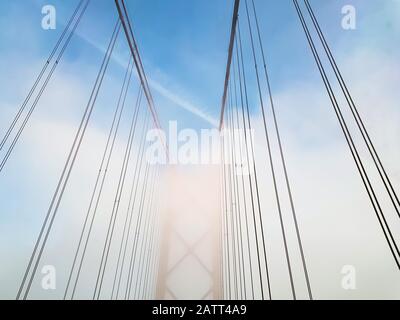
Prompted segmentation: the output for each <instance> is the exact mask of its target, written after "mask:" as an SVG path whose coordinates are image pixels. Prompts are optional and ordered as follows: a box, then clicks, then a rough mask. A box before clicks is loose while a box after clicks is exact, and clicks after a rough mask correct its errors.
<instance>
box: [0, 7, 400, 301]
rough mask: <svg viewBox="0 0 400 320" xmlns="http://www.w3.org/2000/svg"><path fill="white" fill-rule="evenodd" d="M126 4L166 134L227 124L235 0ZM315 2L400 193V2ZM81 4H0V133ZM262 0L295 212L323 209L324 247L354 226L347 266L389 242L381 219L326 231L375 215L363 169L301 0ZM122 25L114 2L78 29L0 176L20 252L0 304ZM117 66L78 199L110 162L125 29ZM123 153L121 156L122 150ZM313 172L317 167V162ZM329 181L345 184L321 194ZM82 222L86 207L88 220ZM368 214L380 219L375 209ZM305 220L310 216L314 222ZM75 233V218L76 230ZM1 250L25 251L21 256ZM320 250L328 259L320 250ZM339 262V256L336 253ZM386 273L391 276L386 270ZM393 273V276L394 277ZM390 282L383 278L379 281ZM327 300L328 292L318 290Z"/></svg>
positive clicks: (4, 211)
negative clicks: (52, 10)
mask: <svg viewBox="0 0 400 320" xmlns="http://www.w3.org/2000/svg"><path fill="white" fill-rule="evenodd" d="M126 2H127V6H128V10H129V12H130V15H131V18H132V20H133V27H134V32H135V34H136V37H137V40H138V45H139V48H140V52H141V56H142V59H143V62H144V68H145V70H146V73H147V76H148V78H149V80H150V81H151V84H152V85H151V87H152V91H153V94H154V97H155V103H156V107H157V111H158V113H159V116H160V119H161V121H162V125H163V126H164V127H166V126H167V123H168V121H169V120H178V125H179V127H181V128H186V127H190V128H195V129H200V128H208V127H210V126H212V125H211V124H210V122H209V121H206V120H205V119H204V117H203V118H202V117H199V116H198V114H197V115H196V112H197V111H200V113H202V114H203V115H206V117H208V118H211V119H217V120H218V119H219V112H220V101H221V96H222V90H223V80H224V76H225V66H226V58H227V47H228V37H229V32H230V23H231V10H232V3H231V2H232V1H224V0H190V1H189V0H169V1H166V0H149V1H147V0H146V1H144V0H126ZM310 2H311V4H312V5H313V8H314V9H315V12H316V14H317V16H318V18H319V19H320V22H321V27H322V28H323V30H324V31H325V33H326V37H327V39H328V41H329V43H330V44H331V47H332V50H333V52H334V55H335V57H336V58H337V60H338V63H339V65H340V66H341V70H342V72H343V75H344V77H345V78H346V80H347V83H348V84H349V87H350V88H351V89H352V90H353V92H354V95H355V97H356V100H357V101H359V102H360V104H361V105H362V106H363V107H364V108H363V111H362V112H363V114H364V115H365V116H366V122H367V124H368V126H369V128H370V130H371V133H372V134H373V136H374V138H375V141H376V143H377V147H378V149H379V150H380V151H381V153H382V158H383V159H384V161H385V163H386V164H387V167H388V170H389V172H390V173H391V174H392V175H393V176H394V183H395V184H396V185H397V186H400V171H399V166H398V163H400V152H399V148H398V147H395V146H398V139H399V138H400V129H399V128H400V123H399V119H400V116H399V115H400V111H399V105H398V101H400V92H399V90H398V83H399V80H400V75H399V63H398V57H399V56H400V43H399V41H398V39H399V38H400V3H399V1H396V0H384V1H375V0H337V1H336V0H335V1H334V0H326V1H317V0H313V1H310ZM49 3H50V4H53V5H54V6H55V7H56V9H57V18H58V28H57V29H56V30H54V31H44V30H43V29H42V28H41V19H42V14H41V8H42V6H43V5H46V4H49ZM77 3H78V1H77V0H70V1H65V0H52V1H49V0H43V1H42V0H40V1H39V0H30V1H25V0H16V1H15V0H14V1H11V0H6V1H1V2H0V12H1V17H0V43H1V46H0V70H1V72H0V88H1V89H0V136H2V134H3V133H4V132H5V130H6V128H7V126H8V124H9V123H10V121H11V119H12V117H13V116H14V114H15V112H16V110H17V108H18V106H19V105H20V103H21V102H22V101H23V99H24V98H25V96H26V94H27V92H28V91H29V88H30V86H31V85H32V82H33V79H34V77H35V76H36V75H37V73H38V72H39V71H40V68H41V66H42V64H43V63H44V61H45V59H46V57H47V55H48V53H49V52H50V50H51V48H52V47H53V46H54V43H55V42H56V41H57V38H58V36H59V35H60V33H61V32H62V29H63V24H64V22H65V21H66V20H67V19H69V17H70V15H71V13H72V11H73V10H74V8H75V6H76V4H77ZM346 4H352V5H354V6H355V7H356V9H357V29H356V30H353V31H345V30H343V29H342V28H341V19H342V14H341V8H342V6H343V5H346ZM256 5H257V8H258V12H259V19H260V25H261V30H262V33H263V40H264V45H265V48H266V50H267V58H268V61H269V67H270V71H271V81H272V89H273V92H274V95H275V97H276V101H277V108H278V114H279V116H280V119H281V121H282V128H283V137H284V142H285V145H286V146H287V149H288V162H289V163H290V164H291V167H292V170H291V171H292V172H293V176H294V179H293V180H295V181H297V182H296V185H297V189H298V190H299V194H300V195H302V196H303V198H302V199H301V200H299V202H300V203H299V206H300V207H301V208H303V211H304V212H308V211H309V212H311V211H312V212H314V214H315V215H312V217H313V218H314V219H317V221H319V222H320V223H321V224H322V225H323V227H322V230H325V232H326V234H327V237H328V238H329V235H330V236H331V238H329V240H327V242H328V243H330V242H329V241H330V240H331V239H335V237H337V234H335V232H341V231H342V232H343V233H344V234H346V232H350V231H349V230H353V229H352V228H351V227H354V228H355V229H356V230H358V232H359V234H357V236H354V235H350V233H349V234H348V235H347V238H346V235H345V236H343V237H344V238H345V239H344V240H343V241H345V242H346V241H348V240H349V239H352V237H356V238H357V237H358V238H357V241H356V244H355V245H354V247H349V248H348V249H343V250H345V253H343V256H344V257H349V256H351V253H352V252H353V251H354V250H358V249H360V247H361V244H359V242H358V241H359V239H364V238H363V237H365V239H368V237H371V238H374V237H376V239H378V240H377V241H378V243H380V242H379V241H381V240H382V239H380V238H379V232H378V231H379V230H377V229H375V227H376V225H375V222H374V221H373V220H372V218H371V221H369V222H365V226H366V228H370V229H368V230H370V231H371V232H372V236H371V234H370V233H368V232H367V234H366V235H365V234H363V233H362V228H361V226H360V222H359V221H360V220H357V219H356V218H355V220H354V221H351V222H352V223H350V226H351V227H350V226H349V227H348V228H349V229H348V230H347V229H346V227H343V226H341V225H339V226H337V228H330V227H331V225H329V223H328V222H332V221H336V220H335V219H334V217H335V214H337V212H340V213H339V215H340V217H341V218H345V217H347V216H348V213H349V212H350V213H351V212H356V216H357V217H359V216H362V215H363V214H364V213H365V212H366V211H368V210H370V209H367V208H366V206H364V204H363V203H364V202H365V198H363V197H360V198H358V197H357V196H355V194H357V195H358V194H359V193H362V188H360V186H359V185H358V182H359V180H357V179H358V177H357V176H356V175H355V174H354V173H353V171H354V168H353V164H352V163H351V161H350V160H349V155H348V151H347V150H346V149H345V146H344V141H343V138H342V136H341V132H340V131H339V128H338V124H337V121H336V119H334V116H333V113H332V110H331V106H330V105H329V100H328V98H327V96H326V93H325V92H324V90H323V86H322V82H321V80H320V76H319V74H318V70H317V68H316V66H315V63H314V61H313V59H312V56H311V54H310V50H309V48H308V46H307V43H306V41H305V36H304V33H303V31H302V29H301V28H300V23H299V21H298V18H297V16H296V13H295V10H294V7H293V4H292V1H289V0H285V1H282V0H279V1H278V0H276V1H273V0H271V1H262V0H258V1H256ZM243 9H244V6H243V4H242V7H241V12H240V19H241V20H240V21H241V28H242V33H243V34H244V37H245V39H244V41H245V42H247V43H248V39H247V38H246V37H247V36H246V34H247V26H246V24H245V21H243V20H244V11H243ZM116 17H117V12H116V9H115V5H114V1H113V0H109V1H108V0H92V3H91V4H90V6H89V8H88V11H87V14H86V15H85V16H84V18H83V20H82V23H81V24H80V26H79V27H78V30H77V36H75V37H74V38H73V40H72V42H71V46H70V47H69V48H68V50H67V52H66V55H65V57H64V58H63V60H62V62H61V64H60V66H59V69H58V70H57V71H56V73H55V75H54V78H53V80H52V82H51V83H50V85H49V88H48V90H47V91H46V94H45V95H44V96H43V99H42V101H41V103H40V104H39V105H38V108H37V110H36V111H35V113H34V116H33V117H32V123H31V125H30V126H28V128H27V130H26V131H25V133H24V135H23V137H22V139H21V141H20V144H19V145H18V146H17V148H16V150H15V153H14V154H13V158H12V161H10V163H9V165H8V166H7V167H6V170H5V172H4V173H1V174H0V197H1V201H0V237H1V239H2V241H1V243H3V244H2V245H1V247H0V249H1V253H2V254H4V255H6V256H8V257H10V259H8V260H7V261H6V262H5V263H4V266H3V268H2V269H1V272H0V276H1V280H3V279H6V280H7V281H10V283H9V285H8V286H5V288H6V289H4V291H1V289H0V296H1V295H2V294H4V295H5V296H12V295H13V294H14V291H15V288H14V286H15V283H14V282H15V281H17V282H18V279H20V275H21V270H22V269H23V268H24V266H25V260H26V257H27V255H28V253H29V252H30V251H31V247H32V242H33V240H34V239H35V238H36V236H37V230H38V228H39V226H40V224H41V222H42V219H43V215H44V213H45V211H46V210H47V206H48V203H49V199H50V196H51V195H52V192H53V190H54V185H55V184H56V181H57V179H58V175H59V172H60V168H61V167H62V165H63V163H64V159H65V154H66V152H67V149H68V148H69V146H70V144H71V139H72V135H73V133H74V132H75V130H76V126H77V124H78V121H79V118H80V116H81V114H82V110H83V107H84V105H85V103H86V102H87V99H88V97H89V92H90V89H91V86H92V83H93V81H94V79H95V76H96V72H97V69H98V68H99V64H100V62H101V59H102V57H103V52H102V49H104V48H105V47H106V45H107V42H108V40H109V38H110V36H111V31H112V26H113V25H114V23H115V19H116ZM246 50H247V52H245V55H246V61H247V64H248V66H247V70H248V73H249V78H248V80H249V87H250V88H251V89H250V90H251V92H250V100H251V101H252V104H251V109H252V113H253V117H254V121H255V123H256V124H257V123H258V122H257V121H259V120H260V119H259V116H260V112H259V108H258V102H257V92H256V87H255V78H254V72H253V71H252V64H251V63H250V61H251V60H250V57H251V56H250V54H251V52H250V51H249V46H247V49H246ZM115 57H116V59H115V60H113V61H112V63H111V65H110V70H109V73H108V74H107V76H106V78H105V84H104V88H107V90H105V91H102V92H101V95H100V97H99V102H98V106H97V109H96V113H95V114H94V118H93V121H92V122H91V130H92V132H93V133H92V135H89V137H88V141H87V143H86V147H84V148H83V151H82V153H83V155H82V158H84V155H86V156H89V159H88V160H86V161H85V162H84V163H83V164H81V166H80V167H78V168H77V170H76V171H77V173H76V174H75V178H73V179H72V183H71V184H72V185H73V186H74V188H77V189H78V191H79V192H81V193H82V199H85V195H86V194H87V192H89V191H88V190H89V188H86V187H85V186H83V185H81V184H80V180H79V178H80V174H82V172H84V173H85V174H86V173H87V176H86V175H85V177H86V178H87V181H91V180H90V179H92V178H93V172H91V173H88V172H89V171H90V170H89V169H91V168H93V163H95V166H97V162H96V161H97V160H98V159H97V158H96V156H97V155H98V154H100V153H101V148H102V147H101V146H102V140H101V139H102V138H104V135H105V134H106V130H105V129H104V128H108V126H109V119H110V115H111V113H112V109H113V107H114V105H115V99H116V97H117V94H118V92H119V89H120V85H121V81H122V77H123V74H124V69H123V68H122V67H121V63H122V65H124V64H126V63H127V57H128V48H127V46H126V43H125V39H124V37H123V34H121V36H120V38H119V41H118V43H117V47H116V52H115ZM372 84H374V86H372ZM135 91H136V85H135V86H134V90H132V91H131V92H130V98H132V99H134V95H135ZM110 106H111V107H110ZM185 108H186V109H187V108H189V109H190V108H191V109H193V110H194V111H195V112H189V111H187V110H185ZM196 110H197V111H196ZM197 113H198V112H197ZM126 131H127V128H126V124H124V131H123V134H126ZM121 140H122V139H121ZM119 149H121V150H122V149H123V146H122V144H121V146H120V148H119ZM93 150H96V151H93ZM337 155H340V157H339V158H340V159H342V158H341V156H343V158H344V159H345V160H346V161H347V162H346V164H343V165H342V162H341V161H340V160H338V161H336V158H335V159H333V158H334V157H335V156H337ZM28 160H29V161H28ZM313 161H315V162H313ZM315 163H317V164H318V165H317V166H313V164H315ZM337 166H339V169H341V170H344V171H345V172H347V173H348V175H347V176H348V179H349V182H348V183H343V181H342V183H343V184H345V185H349V188H350V186H351V188H350V189H349V190H348V189H347V188H343V187H342V186H343V185H342V184H339V183H338V182H337V181H336V176H335V172H336V170H338V167H337ZM316 167H317V168H316ZM346 170H348V171H346ZM327 172H328V173H327ZM329 173H330V175H329ZM346 179H347V177H346ZM314 180H315V181H314ZM326 180H328V181H330V182H331V183H332V185H333V186H335V187H336V188H334V187H332V189H330V188H327V189H325V186H324V182H325V181H326ZM353 184H354V185H353ZM85 188H86V189H87V190H86V189H85ZM308 189H310V190H313V191H315V192H317V194H319V193H320V194H319V196H320V198H321V201H320V202H321V203H320V204H319V205H318V204H314V203H313V200H314V199H313V196H312V195H311V193H312V192H310V193H309V194H303V192H305V191H304V190H308ZM71 190H73V188H72V187H71ZM360 190H361V191H360ZM329 192H336V193H334V194H336V195H337V197H339V196H341V197H343V198H344V199H345V200H344V201H343V207H341V206H340V204H332V203H331V202H328V200H329V196H330V195H331V194H329ZM16 195H18V196H16ZM300 195H299V196H298V198H300ZM324 201H325V202H324ZM65 202H66V203H67V204H68V205H66V209H65V211H66V212H64V213H68V212H69V211H73V210H72V209H74V208H76V207H77V206H78V205H77V204H76V203H77V201H76V200H75V199H74V198H73V196H72V195H71V196H70V197H69V198H67V199H66V201H65ZM344 204H346V205H348V207H346V206H345V205H344ZM335 205H338V206H339V207H335ZM313 210H314V211H313ZM330 210H331V211H332V212H331V215H330V219H326V220H325V221H323V220H322V218H321V217H320V216H319V215H318V214H319V213H320V212H327V214H328V212H330ZM346 210H347V211H346ZM300 211H301V209H300ZM79 213H80V212H78V211H77V215H78V216H79ZM366 214H367V215H370V212H369V211H368V213H366ZM358 215H359V216H358ZM307 219H311V218H306V219H305V220H307ZM318 219H321V220H318ZM337 219H339V218H338V217H337ZM362 221H364V220H362ZM324 223H325V225H324ZM73 224H74V223H72V222H71V225H73ZM324 227H325V229H324ZM343 229H345V230H344V231H343ZM57 230H58V232H59V234H58V235H59V237H60V238H62V235H63V233H62V231H63V229H62V228H61V227H60V229H57ZM346 230H347V231H346ZM313 232H315V233H313ZM329 232H332V234H330V233H329ZM320 236H321V234H319V233H318V232H317V231H310V236H309V241H310V242H312V241H313V240H315V239H316V238H318V237H320ZM56 238H57V239H58V237H56ZM318 239H319V238H318ZM321 241H322V240H321ZM360 242H361V240H360ZM4 243H6V244H9V243H15V244H16V245H15V248H12V247H11V246H9V245H4ZM55 243H58V242H57V241H56V242H55ZM54 247H56V246H55V245H54ZM54 247H53V248H54ZM346 250H347V251H346ZM375 250H376V253H377V254H381V253H382V252H383V253H382V257H381V256H380V258H382V259H383V260H384V261H388V263H390V262H391V260H390V256H388V255H385V252H386V248H385V247H384V245H383V244H382V245H377V247H376V248H375ZM311 251H312V252H314V253H316V254H317V253H319V254H322V253H321V252H320V251H319V250H318V249H315V248H314V249H312V250H311ZM336 253H337V256H336V257H342V256H341V255H340V250H338V251H337V252H336ZM385 259H388V260H385ZM337 260H338V261H342V260H341V259H340V258H337ZM318 261H319V260H318V259H315V261H314V265H318ZM338 263H339V262H338ZM14 268H16V271H15V272H13V271H14ZM315 268H316V269H317V267H315ZM376 268H377V269H376V273H377V274H379V272H382V269H381V268H380V266H377V267H376ZM374 270H375V269H374ZM383 270H384V272H387V270H386V269H385V268H383ZM332 272H333V271H332ZM388 272H393V270H392V269H390V268H389V271H388ZM322 278H323V275H321V279H322ZM4 281H5V280H4ZM385 283H386V282H384V281H383V282H382V286H383V284H385ZM380 290H381V291H379V290H378V291H379V292H383V293H384V289H383V288H380ZM324 292H325V291H324V290H323V289H321V294H323V293H324Z"/></svg>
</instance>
